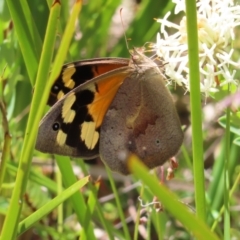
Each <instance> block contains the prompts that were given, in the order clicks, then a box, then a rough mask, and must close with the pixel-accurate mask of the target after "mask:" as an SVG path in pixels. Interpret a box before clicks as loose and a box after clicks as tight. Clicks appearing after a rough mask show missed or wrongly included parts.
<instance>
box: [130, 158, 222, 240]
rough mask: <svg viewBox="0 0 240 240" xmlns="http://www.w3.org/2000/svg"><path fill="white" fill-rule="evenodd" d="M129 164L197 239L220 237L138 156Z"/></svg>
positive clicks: (134, 173)
mask: <svg viewBox="0 0 240 240" xmlns="http://www.w3.org/2000/svg"><path fill="white" fill-rule="evenodd" d="M128 166H129V170H130V172H131V173H132V174H133V175H134V176H135V177H137V178H139V179H140V180H141V181H142V182H143V183H144V184H145V185H146V186H148V188H149V189H150V190H151V191H152V193H153V194H154V195H155V196H156V197H157V198H158V199H159V201H161V203H162V204H163V206H164V209H166V210H168V211H169V212H170V213H171V214H172V216H173V217H175V218H176V219H177V220H179V221H180V222H181V223H182V224H183V226H184V227H185V228H186V229H187V230H188V231H189V232H191V233H192V234H193V236H194V237H195V238H196V239H198V240H206V239H208V240H217V239H218V237H217V236H216V235H215V234H214V233H213V232H211V231H210V229H209V228H208V227H207V226H206V224H205V222H204V221H202V220H201V219H199V218H197V217H196V216H195V215H194V214H193V213H191V212H190V211H189V209H188V208H187V207H186V206H185V205H184V204H182V203H180V202H179V201H178V200H177V198H176V196H175V195H174V194H172V193H171V192H170V191H169V190H168V189H167V188H166V187H165V186H164V185H161V184H159V181H158V179H157V178H156V177H155V176H153V175H151V174H150V173H149V172H148V169H147V168H146V167H145V166H144V165H143V163H142V162H141V161H140V160H139V159H138V158H137V157H135V156H131V157H130V158H129V160H128Z"/></svg>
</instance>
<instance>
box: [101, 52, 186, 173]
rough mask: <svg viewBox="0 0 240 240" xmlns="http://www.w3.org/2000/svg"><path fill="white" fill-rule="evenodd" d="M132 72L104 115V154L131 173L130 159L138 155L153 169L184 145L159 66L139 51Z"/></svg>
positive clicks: (112, 166) (116, 166) (111, 164)
mask: <svg viewBox="0 0 240 240" xmlns="http://www.w3.org/2000/svg"><path fill="white" fill-rule="evenodd" d="M134 54H135V55H134V56H133V59H134V60H133V62H132V72H131V74H129V75H128V77H127V78H126V79H125V81H124V82H123V84H122V85H121V86H120V88H119V89H118V92H117V94H116V96H115V98H114V100H113V101H112V103H111V105H110V106H109V108H108V111H107V113H106V115H105V117H104V120H103V123H102V127H101V136H100V148H99V152H100V157H101V159H102V160H103V161H104V162H105V163H106V164H107V165H108V166H109V167H110V169H111V170H113V171H117V172H120V173H122V174H128V173H129V172H128V169H127V166H126V160H127V158H128V156H129V155H130V154H136V155H137V156H138V157H139V158H140V159H141V160H142V161H143V163H144V164H145V165H146V166H148V167H149V168H154V167H156V166H159V165H162V164H164V163H165V161H166V160H167V159H169V158H170V157H172V156H174V155H175V154H176V153H177V151H178V149H179V147H180V146H181V144H182V140H183V133H182V130H181V125H180V122H179V119H178V115H177V112H176V109H175V106H174V103H173V100H172V97H171V95H170V93H169V90H168V89H167V88H166V86H165V82H164V80H163V76H162V74H161V72H160V70H159V67H158V66H157V65H156V64H155V63H154V62H152V60H151V59H149V58H147V57H145V56H144V55H143V54H141V53H139V52H135V53H134Z"/></svg>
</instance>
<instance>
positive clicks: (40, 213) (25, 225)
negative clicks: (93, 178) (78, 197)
mask: <svg viewBox="0 0 240 240" xmlns="http://www.w3.org/2000/svg"><path fill="white" fill-rule="evenodd" d="M88 181H89V177H88V176H87V177H84V178H82V179H81V180H79V181H77V182H76V183H74V184H73V185H72V186H71V187H69V188H67V189H66V190H64V191H63V192H62V193H60V194H59V195H58V196H57V197H55V198H54V199H53V200H52V201H50V202H48V203H47V204H45V205H44V206H43V207H41V208H40V209H38V210H37V211H36V212H34V213H33V214H31V215H30V216H29V217H27V218H26V219H24V220H23V221H22V222H20V223H19V227H18V235H21V234H22V233H24V232H25V231H27V230H28V229H29V228H30V227H32V226H33V225H34V223H36V222H38V221H39V220H40V219H42V218H43V217H44V216H46V215H47V214H48V213H50V212H51V211H52V210H53V209H55V208H56V207H57V206H59V204H61V203H63V202H64V201H65V200H66V199H68V198H69V197H71V196H72V195H73V194H75V193H76V192H77V191H79V189H81V188H82V187H83V186H84V185H86V184H87V183H88Z"/></svg>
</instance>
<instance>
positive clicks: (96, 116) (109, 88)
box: [88, 72, 129, 128]
mask: <svg viewBox="0 0 240 240" xmlns="http://www.w3.org/2000/svg"><path fill="white" fill-rule="evenodd" d="M128 74H129V73H127V72H122V73H119V74H117V75H115V76H109V77H105V78H104V80H103V81H99V82H98V83H97V88H98V92H97V91H96V92H95V96H94V101H93V103H92V104H90V105H88V111H89V113H90V115H91V116H92V118H93V120H94V122H95V123H96V128H98V127H99V126H101V124H102V121H103V118H104V116H105V114H106V112H107V110H108V108H109V106H110V104H111V102H112V101H113V99H114V97H115V95H116V93H117V91H118V88H119V87H120V85H121V84H122V83H123V81H124V79H125V78H126V77H127V75H128Z"/></svg>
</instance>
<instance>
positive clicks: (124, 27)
mask: <svg viewBox="0 0 240 240" xmlns="http://www.w3.org/2000/svg"><path fill="white" fill-rule="evenodd" d="M122 11H123V8H121V9H120V17H121V23H122V28H123V34H124V38H125V42H126V46H127V49H128V51H129V46H128V40H127V36H126V32H125V27H124V24H123V19H122Z"/></svg>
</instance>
